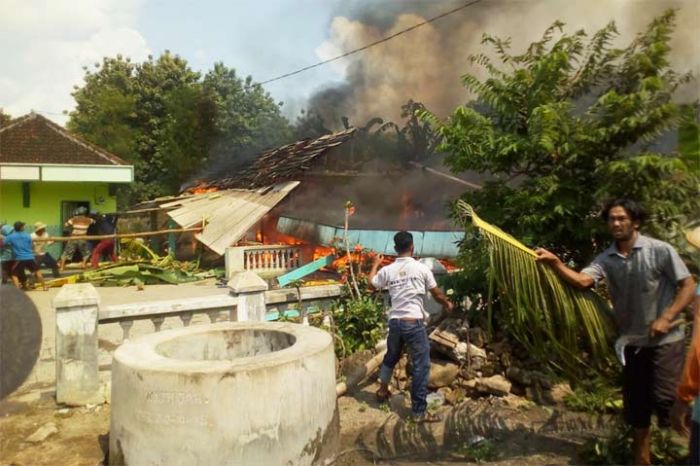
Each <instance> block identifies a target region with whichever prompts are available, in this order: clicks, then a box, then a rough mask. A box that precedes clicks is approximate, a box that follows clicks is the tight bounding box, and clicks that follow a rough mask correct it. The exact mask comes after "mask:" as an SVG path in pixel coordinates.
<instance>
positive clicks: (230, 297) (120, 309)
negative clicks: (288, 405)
mask: <svg viewBox="0 0 700 466" xmlns="http://www.w3.org/2000/svg"><path fill="white" fill-rule="evenodd" d="M228 286H229V289H230V291H229V294H221V295H214V296H206V297H197V298H188V299H178V300H165V301H149V302H143V303H133V304H124V305H115V306H100V296H99V294H98V293H97V290H96V289H95V287H93V286H92V285H91V284H89V283H84V284H76V285H64V286H63V288H62V289H61V290H60V291H59V293H58V294H57V295H56V297H55V298H54V302H53V307H54V309H55V311H56V401H57V402H58V403H63V404H68V405H73V406H81V405H86V404H94V403H101V402H103V401H105V396H106V395H105V393H104V391H103V390H101V387H100V380H99V373H98V372H99V370H98V369H99V365H98V335H99V324H108V323H115V322H116V323H118V324H119V325H120V326H121V329H122V333H123V335H122V336H123V339H124V340H127V339H128V338H129V332H130V330H131V327H132V326H133V324H134V322H135V321H137V320H150V321H151V322H152V323H153V330H154V331H156V332H158V331H160V329H161V326H162V324H163V322H164V321H165V318H166V317H178V318H179V319H180V320H181V321H182V324H183V326H185V327H187V326H189V325H190V323H191V321H192V317H193V315H194V314H202V313H203V314H206V315H207V316H208V317H209V321H210V322H212V323H214V322H217V321H226V320H228V321H264V320H268V319H269V317H270V316H271V314H277V315H281V314H282V313H284V311H286V310H288V309H296V310H298V311H299V312H300V313H302V314H304V313H305V312H306V311H308V310H310V309H312V308H316V309H327V308H328V307H329V306H330V303H331V302H332V301H333V300H334V299H336V298H338V297H339V296H340V286H339V285H323V286H314V287H302V288H300V289H299V290H297V289H277V290H269V289H268V285H267V283H266V282H265V281H264V280H262V279H261V278H260V277H259V276H258V275H256V274H255V273H254V272H252V271H243V272H237V273H235V274H234V275H233V277H232V278H231V280H230V281H229V283H228ZM299 304H301V309H299Z"/></svg>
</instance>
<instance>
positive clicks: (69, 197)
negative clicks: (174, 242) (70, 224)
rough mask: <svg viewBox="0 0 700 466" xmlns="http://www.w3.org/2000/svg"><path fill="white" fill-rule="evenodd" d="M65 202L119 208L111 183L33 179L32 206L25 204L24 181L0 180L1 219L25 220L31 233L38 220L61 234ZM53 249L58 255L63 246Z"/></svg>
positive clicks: (105, 209) (109, 209) (93, 207)
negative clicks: (23, 195)
mask: <svg viewBox="0 0 700 466" xmlns="http://www.w3.org/2000/svg"><path fill="white" fill-rule="evenodd" d="M62 201H85V202H89V203H90V210H92V211H98V210H99V211H100V212H116V210H117V198H116V197H113V196H110V195H109V187H108V184H107V183H92V182H90V183H88V182H85V183H83V182H58V181H56V182H52V181H30V182H29V207H23V206H22V182H21V181H4V180H3V181H0V221H1V222H3V223H9V224H13V223H15V222H16V221H17V220H21V221H23V222H24V223H26V224H27V231H28V232H32V231H34V223H35V222H38V221H42V222H44V223H46V224H47V225H48V228H47V231H48V233H49V234H50V235H52V236H60V235H61V232H62V225H61V202H62ZM49 251H50V252H52V253H55V254H57V252H58V251H60V246H59V245H57V244H54V245H52V246H51V247H49ZM54 257H56V256H55V255H54Z"/></svg>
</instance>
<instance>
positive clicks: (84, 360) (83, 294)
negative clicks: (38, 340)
mask: <svg viewBox="0 0 700 466" xmlns="http://www.w3.org/2000/svg"><path fill="white" fill-rule="evenodd" d="M99 305H100V297H99V295H98V294H97V291H96V290H95V287H93V286H92V285H91V284H89V283H82V284H77V285H64V286H63V287H62V288H61V291H59V292H58V294H57V295H56V297H55V298H54V300H53V307H54V310H55V311H56V401H57V402H58V403H64V404H67V405H72V406H82V405H86V404H94V403H103V402H104V401H105V399H104V393H103V391H102V390H101V387H100V378H99V373H98V359H97V356H98V353H97V351H98V350H97V322H98V316H99V311H98V309H99Z"/></svg>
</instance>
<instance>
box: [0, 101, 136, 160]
mask: <svg viewBox="0 0 700 466" xmlns="http://www.w3.org/2000/svg"><path fill="white" fill-rule="evenodd" d="M0 163H30V164H36V163H51V164H65V165H129V164H128V163H127V162H126V161H124V160H122V159H120V158H119V157H117V156H116V155H114V154H110V153H109V152H107V151H106V150H104V149H101V148H99V147H97V146H95V145H93V144H90V143H89V142H86V141H84V140H83V139H82V138H80V137H79V136H76V135H75V134H72V133H70V132H68V131H67V130H66V129H64V128H62V127H61V126H59V125H57V124H56V123H54V122H52V121H50V120H49V119H47V118H45V117H43V116H41V115H38V114H36V113H30V114H28V115H25V116H23V117H20V118H17V119H16V120H13V121H12V122H10V123H9V124H7V125H6V126H3V127H2V128H0Z"/></svg>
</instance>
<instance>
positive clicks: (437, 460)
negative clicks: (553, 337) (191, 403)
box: [0, 384, 582, 466]
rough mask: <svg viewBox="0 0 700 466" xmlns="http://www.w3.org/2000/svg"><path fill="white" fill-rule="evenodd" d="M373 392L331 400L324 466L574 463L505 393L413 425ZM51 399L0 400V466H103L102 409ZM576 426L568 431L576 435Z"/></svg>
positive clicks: (395, 404)
mask: <svg viewBox="0 0 700 466" xmlns="http://www.w3.org/2000/svg"><path fill="white" fill-rule="evenodd" d="M375 390H376V385H374V384H366V385H365V386H363V387H360V388H359V389H357V390H355V391H354V392H352V393H350V394H349V395H347V396H344V397H341V398H339V400H338V409H339V414H340V426H341V430H340V446H339V448H338V450H337V453H336V455H335V456H333V457H331V458H329V459H328V460H326V462H325V464H336V465H339V466H350V465H365V464H386V465H392V464H397V465H398V464H400V465H412V464H470V463H476V462H479V463H480V464H487V465H504V466H505V465H508V466H511V465H512V466H515V465H554V464H557V465H559V464H575V463H576V448H577V445H578V444H580V443H581V439H582V437H581V436H580V435H579V434H580V432H579V433H576V432H563V433H562V432H556V430H559V428H557V427H556V426H555V428H554V429H552V430H553V431H552V432H546V431H547V429H546V428H545V427H546V426H547V424H548V423H550V421H551V419H552V418H553V416H554V413H555V412H554V410H552V409H551V408H546V407H541V406H536V405H534V404H532V403H528V402H526V401H524V400H522V399H520V398H516V397H512V396H511V397H507V398H505V399H498V398H483V399H479V400H467V401H465V402H463V403H462V404H460V405H458V406H456V407H449V406H444V407H442V408H439V409H438V411H439V412H441V414H442V415H443V417H444V418H445V421H444V422H443V423H437V424H424V425H415V424H413V423H411V422H410V421H408V422H406V421H405V419H406V418H407V415H408V413H409V405H408V401H407V400H406V399H405V398H404V396H403V395H395V396H394V397H393V398H392V400H391V402H390V404H388V405H386V404H385V405H383V406H382V405H380V404H379V403H377V402H376V401H375V400H374V395H373V394H374V391H375ZM53 395H54V393H53V391H52V389H51V387H45V388H43V389H42V388H41V387H33V389H32V390H31V391H26V392H25V393H21V394H13V395H12V396H10V397H9V399H7V400H4V401H2V402H0V465H2V466H9V465H13V466H33V465H46V466H54V465H59V464H60V465H65V466H78V465H89V466H97V465H100V464H103V461H104V459H105V453H106V450H107V445H108V432H109V405H108V404H103V405H98V406H88V407H82V408H66V407H60V406H56V404H55V400H54V398H53ZM569 421H570V420H569ZM569 421H567V422H569ZM48 424H53V425H54V426H55V427H56V430H57V432H55V433H53V434H51V435H50V436H48V437H47V438H46V439H45V440H43V441H40V442H38V443H31V442H29V441H28V438H29V437H30V436H31V435H32V434H33V433H35V432H36V431H37V430H38V429H40V428H42V427H44V426H47V425H48ZM560 424H561V423H560ZM576 426H577V425H575V426H574V429H573V430H574V431H579V430H580V429H578V427H576ZM560 427H561V426H560ZM568 427H569V428H568V430H569V431H571V430H572V429H571V428H570V427H571V426H570V425H569V426H568ZM564 430H567V429H564ZM477 432H480V433H481V435H480V434H477ZM479 440H481V442H479Z"/></svg>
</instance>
